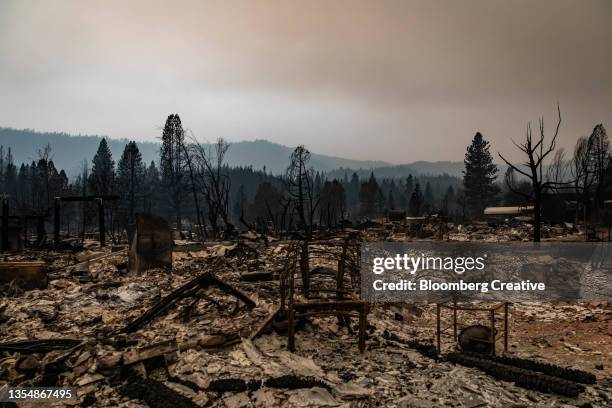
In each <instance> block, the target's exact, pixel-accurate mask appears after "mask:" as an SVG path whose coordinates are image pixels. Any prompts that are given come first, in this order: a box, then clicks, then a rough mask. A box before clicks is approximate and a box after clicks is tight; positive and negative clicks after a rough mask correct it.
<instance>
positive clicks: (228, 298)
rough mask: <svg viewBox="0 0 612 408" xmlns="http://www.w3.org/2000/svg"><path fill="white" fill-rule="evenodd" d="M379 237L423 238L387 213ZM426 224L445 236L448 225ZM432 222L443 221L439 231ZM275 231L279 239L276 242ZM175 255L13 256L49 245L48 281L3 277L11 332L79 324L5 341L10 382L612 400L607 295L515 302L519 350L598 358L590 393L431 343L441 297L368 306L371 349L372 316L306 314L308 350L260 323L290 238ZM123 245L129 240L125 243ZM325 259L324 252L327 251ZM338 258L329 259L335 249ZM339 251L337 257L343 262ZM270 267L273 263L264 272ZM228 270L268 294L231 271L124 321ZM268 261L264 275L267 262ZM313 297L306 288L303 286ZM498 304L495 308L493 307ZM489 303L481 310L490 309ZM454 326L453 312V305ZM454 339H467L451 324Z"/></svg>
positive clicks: (404, 403)
mask: <svg viewBox="0 0 612 408" xmlns="http://www.w3.org/2000/svg"><path fill="white" fill-rule="evenodd" d="M529 228H530V227H529V225H527V224H517V225H506V226H503V227H488V226H484V225H483V226H471V227H469V228H458V227H455V226H452V227H449V228H448V229H447V230H446V231H444V234H445V237H444V238H445V239H451V240H479V241H480V240H483V241H487V240H489V241H497V242H504V241H511V240H528V239H529V233H530V229H529ZM363 235H364V239H366V240H368V239H370V240H379V239H386V240H412V239H417V238H414V237H411V235H410V234H406V233H403V232H401V231H393V230H388V229H385V228H384V227H381V228H377V227H376V226H371V228H369V229H366V230H364V232H363ZM422 235H424V236H422V237H421V238H418V239H437V237H436V233H435V231H431V233H429V234H428V233H427V232H425V233H424V234H422ZM427 235H429V236H427ZM543 235H544V237H545V238H547V239H552V240H555V239H557V240H580V239H581V236H580V234H579V233H577V232H576V231H572V230H571V229H568V228H562V227H558V228H548V229H545V231H544V233H543ZM266 241H267V242H266ZM175 244H176V245H175V247H174V251H173V266H172V270H171V271H167V270H163V269H152V270H148V271H146V272H142V273H134V272H128V271H127V268H126V262H127V251H126V250H121V249H122V248H117V247H115V248H109V247H107V248H100V247H99V246H98V244H97V243H96V242H93V241H86V242H85V243H84V246H83V247H82V248H65V249H64V250H62V251H57V250H53V249H50V250H40V251H36V250H28V251H25V252H22V253H20V254H14V255H7V256H5V259H4V260H5V261H27V260H43V261H45V262H46V265H47V270H48V271H49V272H48V275H49V282H48V286H47V287H46V288H44V289H34V290H23V289H21V288H19V287H17V286H15V285H5V286H4V287H3V292H4V293H3V297H2V298H1V299H0V319H1V321H2V324H1V325H0V341H1V342H3V344H6V343H14V344H17V345H19V344H20V343H19V342H22V341H31V340H37V339H75V340H79V341H78V342H74V343H69V344H66V345H62V344H61V342H60V343H58V344H59V345H56V346H57V347H56V348H57V349H55V350H48V349H44V347H43V349H41V350H37V349H34V350H29V351H25V350H19V349H13V350H7V349H6V348H5V349H3V351H2V357H1V360H0V383H1V384H3V385H6V384H8V385H10V386H22V387H25V386H35V385H41V384H44V385H50V384H52V385H57V386H73V387H76V389H77V395H78V398H77V399H76V400H74V401H71V402H62V403H60V402H58V403H55V404H56V405H58V406H59V405H62V404H66V405H74V406H99V407H111V406H112V407H115V406H124V407H137V406H209V407H248V406H254V407H269V406H290V407H307V406H317V407H318V406H342V407H370V406H385V407H434V406H452V407H479V406H550V407H553V406H554V407H557V406H582V407H588V406H593V407H604V406H610V404H612V376H611V375H612V358H611V357H610V356H612V341H611V336H612V320H611V318H612V311H611V309H610V305H609V304H608V303H607V302H605V301H593V302H589V303H571V304H570V303H555V304H552V303H544V302H525V303H518V304H514V305H512V306H511V307H510V309H509V310H510V312H509V313H510V315H509V322H510V337H509V352H508V355H510V356H514V357H520V358H524V359H530V360H534V361H539V362H544V363H549V364H554V365H558V366H562V367H571V368H574V369H579V370H583V371H585V372H588V373H592V374H594V375H595V376H596V382H595V384H588V385H584V387H583V388H584V390H583V391H582V392H580V393H579V395H578V396H564V395H559V394H558V393H555V392H542V391H540V390H537V389H528V387H527V388H526V387H523V386H519V385H516V384H514V383H513V382H510V381H503V380H500V379H496V378H495V376H493V375H489V374H488V373H486V372H484V371H482V370H480V369H477V368H470V367H466V366H464V365H459V364H454V363H452V362H450V361H446V360H445V359H444V358H441V359H436V358H433V356H432V355H428V353H427V352H423V349H424V348H423V347H415V344H414V342H418V344H421V345H426V344H433V343H434V342H435V329H436V307H435V305H420V304H418V305H407V304H377V305H372V307H371V309H370V312H369V314H368V318H367V330H366V331H367V338H366V350H365V352H364V353H363V354H361V353H359V350H358V344H357V343H358V341H357V330H358V329H357V321H356V319H352V320H351V321H350V324H349V325H348V327H347V324H345V323H343V322H341V321H340V320H339V319H338V318H336V317H335V316H329V317H318V316H317V317H309V318H307V319H303V320H301V321H300V322H299V324H298V327H297V331H296V343H295V348H296V350H295V352H290V351H288V347H287V335H286V333H284V332H283V328H282V327H279V326H281V325H269V327H267V328H266V329H265V330H263V331H262V333H261V334H260V335H258V336H257V337H255V338H251V337H252V336H253V335H254V334H255V333H257V332H258V331H259V330H260V329H261V328H262V326H263V325H264V323H265V322H266V321H267V320H268V318H269V317H270V316H271V315H272V314H273V313H274V312H275V311H276V310H277V309H278V307H279V302H280V300H279V299H280V296H279V293H280V282H279V279H278V272H277V271H278V270H279V268H282V262H281V260H282V259H283V258H284V257H285V256H286V254H287V248H288V243H287V242H286V241H282V240H274V239H270V240H263V239H261V237H260V236H257V235H256V234H253V233H250V234H243V237H242V239H241V240H240V241H239V242H237V241H227V242H209V243H206V244H204V245H203V244H198V243H190V242H182V241H177V242H175ZM112 250H115V251H116V252H111V251H112ZM312 266H315V265H312ZM323 266H325V265H323ZM328 266H330V267H331V266H333V265H328ZM259 272H262V273H263V275H266V274H268V273H269V274H270V276H269V277H266V278H265V279H264V278H262V277H259V278H257V277H253V278H251V279H246V278H245V277H248V276H249V274H253V273H259ZM204 273H212V274H214V276H215V277H216V278H218V279H219V280H220V281H222V282H224V283H226V284H228V285H231V287H232V288H234V289H237V290H239V291H240V293H242V294H244V295H246V296H248V298H249V299H250V300H252V301H253V302H254V307H252V308H249V307H247V305H245V304H244V302H241V301H238V300H237V298H236V297H235V296H233V295H231V294H229V293H228V292H227V291H224V290H220V289H219V288H218V287H216V286H214V285H211V286H210V287H202V288H199V289H198V290H197V291H194V292H193V293H191V296H185V297H184V298H181V299H179V300H178V301H176V302H175V303H173V304H172V305H171V306H170V307H167V308H166V309H164V310H162V311H160V312H159V313H158V314H156V315H155V316H153V317H152V318H151V319H150V320H149V321H146V322H144V323H143V324H142V325H140V326H139V327H137V328H136V329H134V330H132V331H130V332H121V329H122V328H125V327H126V325H128V324H129V323H131V322H134V321H135V320H136V319H138V318H139V317H140V316H142V315H143V314H144V313H146V312H147V311H149V310H151V308H152V307H153V306H154V305H156V304H159V302H160V300H162V299H164V298H165V297H167V296H168V295H169V294H171V293H172V292H173V291H175V290H176V289H177V288H180V287H181V286H182V285H184V284H185V283H187V282H190V281H191V280H193V279H194V278H196V277H198V276H200V275H202V274H204ZM252 276H254V275H252ZM296 296H297V298H299V295H296ZM484 318H485V319H486V317H484ZM479 319H481V320H482V318H480V317H478V316H471V317H469V318H468V319H467V320H468V321H469V322H474V323H477V322H478V321H479ZM442 322H443V324H444V325H446V326H448V325H449V324H450V315H449V314H448V313H447V314H445V315H444V316H443V318H442ZM442 346H443V347H442V349H443V350H446V351H452V350H453V349H454V342H453V339H452V337H451V336H444V337H443V338H442Z"/></svg>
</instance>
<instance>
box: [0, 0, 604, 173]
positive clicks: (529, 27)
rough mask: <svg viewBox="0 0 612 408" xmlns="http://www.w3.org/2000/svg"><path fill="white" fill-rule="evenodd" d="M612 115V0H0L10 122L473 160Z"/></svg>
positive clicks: (0, 121) (3, 85) (6, 120)
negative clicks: (481, 139) (185, 132)
mask: <svg viewBox="0 0 612 408" xmlns="http://www.w3.org/2000/svg"><path fill="white" fill-rule="evenodd" d="M557 102H559V104H560V106H561V112H562V115H563V123H562V125H561V130H560V144H561V146H563V147H565V148H567V149H571V148H572V147H573V144H574V142H575V140H576V139H577V138H578V137H579V136H582V135H588V134H589V133H590V132H591V130H592V129H593V127H594V126H595V125H596V124H598V123H603V124H604V126H606V127H607V128H608V129H609V125H610V124H611V123H610V122H611V114H612V2H610V1H607V0H603V1H590V0H589V1H563V0H551V1H544V0H538V1H521V0H516V1H491V0H485V1H475V0H465V1H450V0H449V1H408V0H401V1H380V0H378V1H374V0H371V1H356V0H335V1H293V0H282V1H281V0H279V1H211V2H208V1H193V2H191V1H162V2H154V1H142V2H141V1H132V0H128V1H52V2H51V1H48V2H40V1H28V0H24V1H11V0H8V1H7V0H3V1H0V126H11V127H17V128H31V129H37V130H45V131H46V130H50V131H65V132H69V133H81V134H101V135H109V136H111V137H125V138H129V139H135V140H155V139H156V138H159V135H160V128H161V127H162V126H163V123H164V121H165V118H166V117H167V115H168V114H170V113H174V112H176V113H179V115H180V116H181V118H182V120H183V123H184V125H185V126H186V127H187V128H188V129H190V130H191V131H192V132H193V134H194V135H195V136H196V137H197V138H198V139H200V140H213V139H215V138H217V137H224V138H226V139H228V140H230V141H240V140H254V139H268V140H270V141H273V142H278V143H282V144H286V145H289V146H294V145H297V144H305V145H306V146H307V147H308V148H310V150H312V151H314V152H317V153H323V154H329V155H337V156H344V157H351V158H357V159H377V160H385V161H389V162H393V163H403V162H404V163H405V162H411V161H415V160H461V159H462V158H463V154H464V152H465V147H466V145H467V144H468V143H469V142H470V140H471V138H472V137H473V135H474V133H475V132H476V131H480V132H482V133H483V134H484V136H485V138H487V139H488V140H490V141H491V144H492V149H493V151H494V152H497V151H501V152H502V153H504V154H507V155H508V156H509V157H512V158H513V159H516V158H518V154H515V152H516V149H515V147H514V146H513V145H512V142H511V139H515V140H520V139H521V138H522V137H524V132H525V127H526V125H527V122H528V121H535V122H537V120H538V118H539V117H540V116H542V115H543V116H544V119H545V121H546V126H547V127H546V130H552V129H553V128H554V125H555V123H554V121H555V119H556V104H557Z"/></svg>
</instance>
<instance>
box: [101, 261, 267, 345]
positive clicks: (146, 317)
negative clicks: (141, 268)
mask: <svg viewBox="0 0 612 408" xmlns="http://www.w3.org/2000/svg"><path fill="white" fill-rule="evenodd" d="M210 286H216V287H217V288H219V289H221V290H222V291H223V292H225V293H227V294H229V295H232V296H234V297H236V298H237V299H238V300H241V301H242V302H243V303H244V304H245V305H246V306H247V307H248V308H249V309H252V308H254V307H255V302H253V301H252V300H251V299H250V298H249V297H248V296H247V295H246V294H244V293H243V292H241V291H240V290H238V289H236V288H234V287H233V286H231V285H229V284H227V283H225V282H223V281H222V280H220V279H218V278H217V277H216V276H214V275H213V274H212V273H210V272H206V273H203V274H202V275H200V276H198V277H196V278H194V279H192V280H190V281H189V282H187V283H185V284H184V285H183V286H181V287H179V288H178V289H175V290H173V291H172V292H171V293H170V294H169V295H167V296H166V297H164V298H163V299H162V300H160V301H159V302H157V303H156V304H155V305H153V306H152V307H151V308H150V309H149V310H148V311H146V312H145V313H144V314H143V315H141V316H140V317H139V318H137V319H136V320H134V321H133V322H131V323H130V324H128V325H127V326H125V327H124V328H122V329H120V330H119V331H114V332H111V335H113V334H118V333H132V332H135V331H137V330H138V329H140V328H141V327H142V326H144V325H146V324H147V323H149V322H151V321H152V320H153V319H155V318H156V317H157V316H159V315H160V314H162V313H163V312H165V311H166V310H168V309H169V308H170V307H172V306H173V305H174V304H175V303H176V302H178V301H179V300H181V299H183V298H185V297H190V296H191V295H193V294H194V293H193V290H194V289H196V291H197V290H199V289H200V288H207V287H210Z"/></svg>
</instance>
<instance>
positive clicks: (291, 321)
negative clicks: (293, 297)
mask: <svg viewBox="0 0 612 408" xmlns="http://www.w3.org/2000/svg"><path fill="white" fill-rule="evenodd" d="M294 320H295V309H293V307H291V306H290V307H289V321H288V323H289V340H288V344H287V348H288V349H289V351H291V352H294V351H295V328H294V326H295V325H294Z"/></svg>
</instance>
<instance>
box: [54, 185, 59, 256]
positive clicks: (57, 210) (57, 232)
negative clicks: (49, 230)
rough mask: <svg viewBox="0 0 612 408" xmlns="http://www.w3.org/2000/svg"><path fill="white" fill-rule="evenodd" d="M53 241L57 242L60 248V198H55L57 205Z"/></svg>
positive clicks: (56, 244)
mask: <svg viewBox="0 0 612 408" xmlns="http://www.w3.org/2000/svg"><path fill="white" fill-rule="evenodd" d="M53 214H54V219H53V227H54V228H53V240H54V241H55V246H58V245H59V243H60V198H59V197H55V203H54V207H53Z"/></svg>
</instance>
